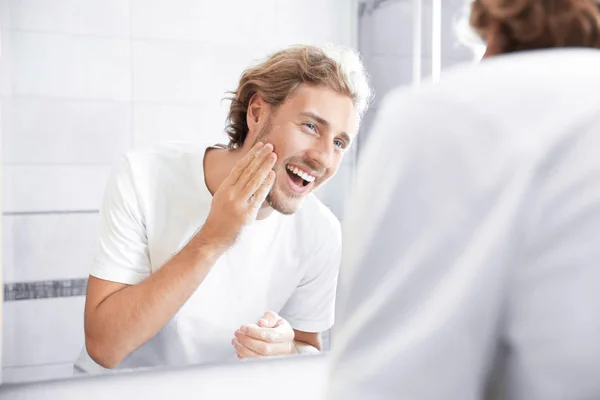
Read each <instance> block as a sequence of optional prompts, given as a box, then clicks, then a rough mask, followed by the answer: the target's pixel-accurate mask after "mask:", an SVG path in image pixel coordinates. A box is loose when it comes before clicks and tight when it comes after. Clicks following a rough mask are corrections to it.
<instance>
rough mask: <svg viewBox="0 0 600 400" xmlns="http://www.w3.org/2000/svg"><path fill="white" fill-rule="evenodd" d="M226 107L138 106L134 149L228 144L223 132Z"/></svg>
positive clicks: (141, 104) (224, 104)
mask: <svg viewBox="0 0 600 400" xmlns="http://www.w3.org/2000/svg"><path fill="white" fill-rule="evenodd" d="M228 105H229V102H223V103H221V107H219V104H217V105H216V107H208V106H202V105H167V104H152V103H138V104H136V105H135V107H134V133H133V135H134V145H135V147H146V146H151V145H153V144H155V143H157V142H162V141H183V142H196V143H198V142H199V143H227V142H228V139H227V136H226V134H225V133H224V129H225V119H226V116H227V111H228Z"/></svg>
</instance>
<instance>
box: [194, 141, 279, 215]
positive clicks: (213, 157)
mask: <svg viewBox="0 0 600 400" xmlns="http://www.w3.org/2000/svg"><path fill="white" fill-rule="evenodd" d="M247 151H248V150H247V149H245V148H244V147H242V148H241V149H236V150H229V149H221V148H209V149H207V150H206V152H205V154H204V182H205V183H206V187H207V188H208V191H209V192H210V194H211V195H213V196H214V194H215V192H216V191H217V190H218V189H219V187H220V186H221V184H222V183H223V181H224V180H225V179H226V178H227V177H228V176H229V174H230V173H231V170H232V169H233V167H235V165H236V164H237V163H238V161H240V160H241V159H242V157H244V155H245V154H246V153H247ZM273 211H274V210H273V208H272V207H271V206H270V205H269V203H267V202H266V201H265V202H264V203H263V205H262V206H261V208H260V210H258V215H257V216H256V219H257V220H262V219H265V218H267V217H268V216H269V215H271V214H272V213H273Z"/></svg>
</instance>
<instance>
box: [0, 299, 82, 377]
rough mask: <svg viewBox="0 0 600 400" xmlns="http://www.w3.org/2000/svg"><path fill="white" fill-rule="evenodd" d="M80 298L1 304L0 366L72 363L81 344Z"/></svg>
mask: <svg viewBox="0 0 600 400" xmlns="http://www.w3.org/2000/svg"><path fill="white" fill-rule="evenodd" d="M84 305H85V298H84V297H68V298H61V299H47V300H23V301H11V302H7V303H4V328H3V335H2V343H3V346H2V348H3V353H2V367H4V368H6V367H8V368H10V367H19V366H26V365H41V364H61V363H72V362H74V361H75V360H76V358H77V356H78V355H79V351H80V350H81V348H82V346H83V343H84V333H83V310H84Z"/></svg>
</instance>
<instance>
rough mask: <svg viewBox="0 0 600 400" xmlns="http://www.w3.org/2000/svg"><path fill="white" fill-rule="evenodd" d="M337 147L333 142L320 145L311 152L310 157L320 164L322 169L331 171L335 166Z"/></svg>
mask: <svg viewBox="0 0 600 400" xmlns="http://www.w3.org/2000/svg"><path fill="white" fill-rule="evenodd" d="M334 154H335V146H334V144H333V143H332V142H323V143H319V145H318V146H315V147H314V148H313V149H311V151H310V152H309V157H310V158H311V159H313V160H314V161H316V162H317V163H319V165H320V166H321V167H322V168H325V169H329V168H331V167H332V166H333V160H334Z"/></svg>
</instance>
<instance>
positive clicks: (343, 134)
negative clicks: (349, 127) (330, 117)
mask: <svg viewBox="0 0 600 400" xmlns="http://www.w3.org/2000/svg"><path fill="white" fill-rule="evenodd" d="M300 115H302V116H304V117H309V118H312V119H313V120H315V121H317V122H318V123H319V124H320V125H323V126H327V127H329V126H330V125H331V124H330V123H329V122H328V121H327V120H326V119H324V118H322V117H319V116H318V115H317V114H315V113H313V112H309V111H306V112H302V113H300ZM338 136H340V137H341V138H342V139H344V140H345V141H346V142H347V143H352V139H351V138H350V135H348V134H347V133H346V132H340V133H339V134H338Z"/></svg>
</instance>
